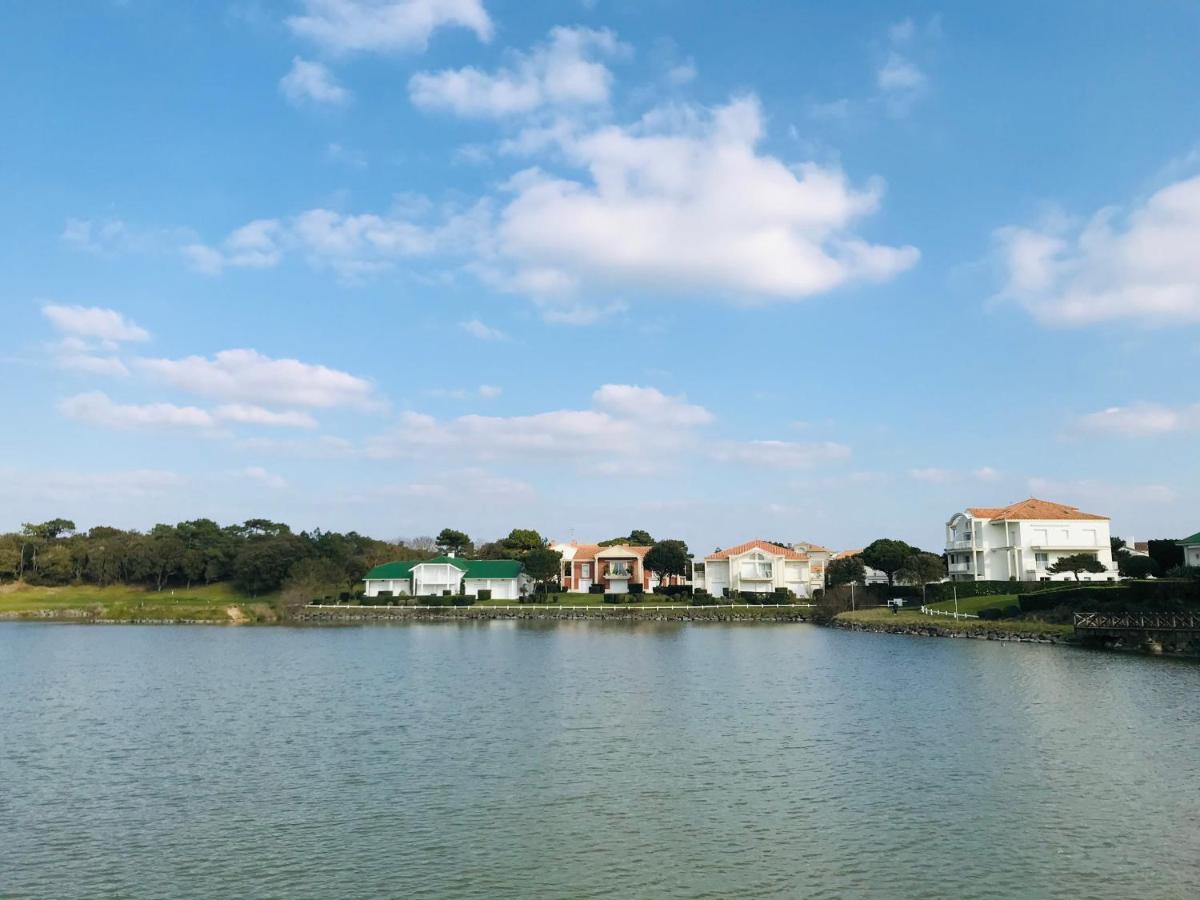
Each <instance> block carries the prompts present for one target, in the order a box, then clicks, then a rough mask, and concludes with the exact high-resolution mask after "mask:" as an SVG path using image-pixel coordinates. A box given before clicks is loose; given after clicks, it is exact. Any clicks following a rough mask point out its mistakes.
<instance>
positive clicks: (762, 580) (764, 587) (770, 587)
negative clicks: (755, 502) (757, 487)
mask: <svg viewBox="0 0 1200 900" xmlns="http://www.w3.org/2000/svg"><path fill="white" fill-rule="evenodd" d="M811 585H812V573H811V570H810V566H809V560H808V557H807V556H805V555H804V554H803V553H799V552H797V551H795V550H792V549H790V548H787V547H780V546H777V545H775V544H771V543H768V542H767V541H750V542H748V543H746V544H739V545H738V546H737V547H732V548H730V549H729V550H724V551H721V550H719V551H717V552H716V553H714V554H712V555H710V556H707V557H705V558H704V561H703V562H702V563H693V567H692V587H694V588H696V589H698V590H706V591H708V592H709V593H710V594H712V595H713V596H714V597H720V596H721V595H722V594H724V592H725V589H726V588H728V589H729V592H730V593H736V592H738V591H748V592H754V593H761V594H769V593H772V592H773V591H774V590H775V589H776V588H787V589H788V590H790V591H791V592H792V593H794V594H795V595H796V596H797V597H809V596H812V594H811Z"/></svg>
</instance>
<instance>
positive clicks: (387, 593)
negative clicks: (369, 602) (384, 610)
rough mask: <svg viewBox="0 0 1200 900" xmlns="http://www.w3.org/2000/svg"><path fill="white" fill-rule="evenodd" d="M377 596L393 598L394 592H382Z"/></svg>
mask: <svg viewBox="0 0 1200 900" xmlns="http://www.w3.org/2000/svg"><path fill="white" fill-rule="evenodd" d="M375 596H376V597H390V596H392V592H391V591H380V592H379V593H377V594H376V595H375Z"/></svg>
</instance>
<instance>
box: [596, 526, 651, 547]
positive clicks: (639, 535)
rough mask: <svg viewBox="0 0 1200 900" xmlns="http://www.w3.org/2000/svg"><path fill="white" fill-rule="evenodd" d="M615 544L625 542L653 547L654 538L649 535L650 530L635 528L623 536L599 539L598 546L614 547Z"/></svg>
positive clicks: (636, 545)
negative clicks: (604, 539)
mask: <svg viewBox="0 0 1200 900" xmlns="http://www.w3.org/2000/svg"><path fill="white" fill-rule="evenodd" d="M617 544H625V545H627V546H629V547H653V546H654V538H652V537H650V532H648V531H645V530H643V529H641V528H635V529H633V531H631V532H629V534H628V535H626V536H625V537H615V538H609V539H608V540H607V541H601V542H600V543H599V545H598V546H600V547H615V546H616V545H617Z"/></svg>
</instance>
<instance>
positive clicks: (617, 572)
mask: <svg viewBox="0 0 1200 900" xmlns="http://www.w3.org/2000/svg"><path fill="white" fill-rule="evenodd" d="M604 575H605V577H607V578H632V577H633V571H632V570H631V569H630V568H629V567H628V566H609V567H608V568H607V569H605V570H604Z"/></svg>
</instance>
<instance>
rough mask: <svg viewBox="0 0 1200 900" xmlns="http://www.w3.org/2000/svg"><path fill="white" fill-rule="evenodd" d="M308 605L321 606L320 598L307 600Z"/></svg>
mask: <svg viewBox="0 0 1200 900" xmlns="http://www.w3.org/2000/svg"><path fill="white" fill-rule="evenodd" d="M308 605H309V606H320V605H321V598H320V597H313V598H312V599H311V600H309V601H308Z"/></svg>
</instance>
